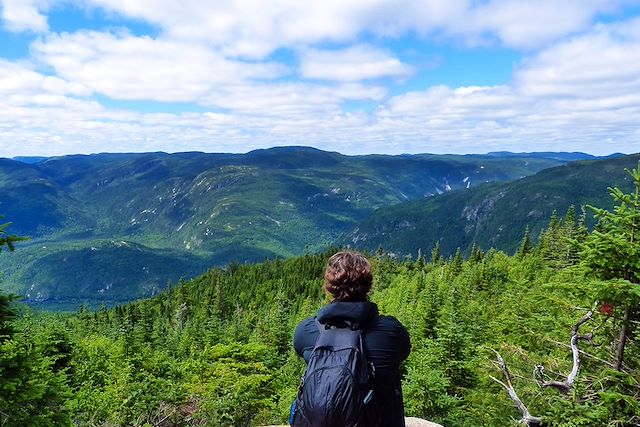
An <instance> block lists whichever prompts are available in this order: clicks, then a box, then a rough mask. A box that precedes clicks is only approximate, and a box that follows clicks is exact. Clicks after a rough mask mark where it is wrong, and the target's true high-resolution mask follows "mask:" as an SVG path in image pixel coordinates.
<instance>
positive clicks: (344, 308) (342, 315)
mask: <svg viewBox="0 0 640 427" xmlns="http://www.w3.org/2000/svg"><path fill="white" fill-rule="evenodd" d="M376 317H378V306H377V305H375V304H374V303H372V302H369V301H361V302H342V301H334V302H332V303H331V304H328V305H326V306H324V307H322V308H321V309H320V310H319V311H318V316H317V319H318V322H320V323H322V324H325V323H328V324H339V323H342V322H345V321H347V322H351V323H356V324H358V325H361V326H362V325H366V324H367V323H369V322H370V321H372V320H373V319H375V318H376Z"/></svg>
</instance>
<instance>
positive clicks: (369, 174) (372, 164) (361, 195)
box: [0, 147, 586, 303]
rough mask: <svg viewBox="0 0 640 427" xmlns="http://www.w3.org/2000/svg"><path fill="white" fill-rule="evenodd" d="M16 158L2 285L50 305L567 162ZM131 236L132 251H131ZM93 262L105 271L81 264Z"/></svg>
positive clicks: (327, 234) (284, 152) (345, 227)
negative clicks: (18, 238) (13, 248)
mask: <svg viewBox="0 0 640 427" xmlns="http://www.w3.org/2000/svg"><path fill="white" fill-rule="evenodd" d="M584 156H586V155H584ZM572 157H573V156H572ZM27 160H28V162H27V163H25V162H20V161H15V160H9V159H0V214H2V215H4V216H5V220H7V221H11V222H13V225H12V230H13V232H15V233H16V234H19V235H26V236H30V237H32V240H31V241H30V242H29V243H27V244H25V245H23V246H22V247H21V250H20V251H18V252H17V253H15V254H11V256H7V257H3V259H2V260H0V270H1V271H3V272H5V278H4V281H3V283H2V285H1V286H2V287H3V288H4V289H8V290H11V291H13V292H16V293H19V294H22V295H25V296H27V298H28V299H30V300H36V301H43V300H52V299H53V300H55V301H57V303H62V302H64V301H66V300H68V301H78V300H79V299H88V300H96V298H98V300H99V301H104V302H107V303H110V302H111V303H112V302H117V301H121V300H122V299H128V298H133V297H136V296H142V295H150V294H153V293H154V292H156V291H157V290H158V289H162V288H164V287H165V286H166V284H167V282H168V281H172V282H175V281H176V280H178V279H179V278H180V277H185V278H187V277H192V276H193V275H194V274H196V273H198V272H202V271H204V270H206V268H207V267H210V266H213V265H224V264H227V263H229V262H249V261H259V260H263V259H265V258H273V257H278V256H279V257H288V256H292V255H295V254H300V253H303V252H305V251H309V250H318V249H320V248H323V247H326V246H327V245H329V244H330V243H331V242H334V241H335V240H336V239H337V238H338V236H340V235H341V234H343V233H345V232H347V231H349V230H351V229H353V228H354V227H355V226H356V225H357V224H358V223H359V222H361V221H362V220H364V219H365V218H366V217H367V216H368V215H369V214H370V213H371V212H372V211H373V210H374V209H376V208H380V207H384V206H389V205H393V204H397V203H400V202H402V201H407V200H416V199H422V198H424V197H426V196H431V195H435V194H439V193H444V192H448V191H451V190H455V189H460V188H466V187H475V186H476V185H479V184H481V183H485V182H488V181H497V180H512V179H516V178H520V177H522V176H525V175H530V174H532V173H535V172H538V171H540V170H542V169H544V168H548V167H552V166H557V165H559V164H564V163H565V162H566V160H564V159H563V158H562V156H560V157H559V156H558V154H557V153H555V154H554V153H550V154H549V155H548V157H545V156H539V155H532V154H522V155H513V156H509V157H508V158H503V157H496V156H483V155H469V156H454V155H442V156H441V155H402V156H386V155H367V156H344V155H341V154H339V153H332V152H323V151H320V150H316V149H312V148H305V147H283V148H273V149H268V150H257V151H253V152H250V153H247V154H244V155H240V154H206V153H177V154H166V153H140V154H96V155H74V156H63V157H52V158H48V159H44V160H42V159H40V160H39V159H27ZM112 242H124V243H125V244H126V245H121V246H113V245H112ZM110 245H111V246H110ZM127 245H128V246H127ZM130 247H137V248H139V250H140V251H141V252H136V254H137V255H139V254H140V253H144V254H145V256H144V257H141V258H140V259H141V260H143V261H140V260H138V261H130V260H129V259H130V258H131V257H133V258H136V256H137V255H132V254H131V253H130V249H129V248H130ZM91 248H96V249H91ZM106 248H109V249H108V250H107V249H106ZM87 254H90V255H91V256H88V255H87ZM123 260H127V261H123ZM168 265H171V268H167V266H168ZM94 267H95V268H97V269H98V270H100V271H102V272H103V274H102V275H96V276H95V277H94V275H93V274H92V273H87V272H88V271H90V269H92V268H94ZM88 276H89V277H88ZM101 277H102V278H101ZM100 291H101V293H99V294H96V292H100Z"/></svg>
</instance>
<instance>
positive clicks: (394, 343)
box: [293, 301, 411, 427]
mask: <svg viewBox="0 0 640 427" xmlns="http://www.w3.org/2000/svg"><path fill="white" fill-rule="evenodd" d="M317 319H318V321H319V322H320V323H329V324H339V323H340V321H345V320H346V321H349V322H352V323H354V322H355V323H358V324H360V325H361V328H362V329H363V330H364V333H363V341H364V347H365V352H366V354H367V360H369V361H371V362H372V363H373V364H374V366H375V368H376V376H375V395H376V397H377V398H378V399H379V400H378V402H379V405H382V416H383V423H382V426H384V427H404V407H403V404H402V388H401V382H400V363H401V362H402V361H403V360H405V359H406V358H407V356H408V355H409V351H410V350H411V344H410V341H409V334H408V333H407V330H406V329H405V327H404V326H402V323H400V322H399V321H398V320H397V319H395V318H394V317H391V316H380V315H379V314H378V307H377V306H376V305H375V304H374V303H372V302H337V301H334V302H332V303H331V304H328V305H326V306H325V307H323V308H321V309H320V310H319V311H318V315H317ZM315 320H316V318H313V317H309V318H307V319H305V320H303V321H302V322H301V323H300V324H299V325H298V327H297V328H296V332H295V334H294V337H293V347H294V348H295V350H296V353H298V355H299V356H301V357H303V358H304V360H305V362H307V363H308V362H309V358H310V357H311V352H312V351H313V348H314V347H315V344H316V340H317V339H318V337H319V336H320V331H319V330H318V326H317V324H316V321H315Z"/></svg>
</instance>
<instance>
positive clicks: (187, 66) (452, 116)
mask: <svg viewBox="0 0 640 427" xmlns="http://www.w3.org/2000/svg"><path fill="white" fill-rule="evenodd" d="M285 145H304V146H312V147H316V148H319V149H323V150H329V151H338V152H341V153H345V154H366V153H388V154H401V153H486V152H490V151H501V150H507V151H516V152H523V151H527V152H529V151H583V152H588V153H592V154H599V155H603V154H610V153H613V152H624V153H633V152H639V151H640V0H562V1H558V0H321V1H320V0H319V1H301V0H270V1H265V0H222V1H206V0H181V1H176V0H76V1H73V0H0V156H1V157H14V156H33V155H37V156H53V155H64V154H76V153H82V154H88V153H97V152H149V151H165V152H181V151H204V152H235V153H243V152H248V151H250V150H254V149H258V148H267V147H273V146H285Z"/></svg>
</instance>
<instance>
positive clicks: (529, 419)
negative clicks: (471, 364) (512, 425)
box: [491, 350, 542, 427]
mask: <svg viewBox="0 0 640 427" xmlns="http://www.w3.org/2000/svg"><path fill="white" fill-rule="evenodd" d="M493 352H494V353H495V354H496V359H497V361H498V366H499V367H500V369H501V370H502V374H503V375H504V378H505V380H506V383H504V382H502V381H500V380H498V379H496V378H494V377H491V379H492V380H494V381H495V382H497V383H498V384H500V385H501V386H502V387H503V388H504V389H505V390H506V391H507V393H508V394H509V397H510V398H511V400H512V401H513V403H515V405H516V407H517V408H518V411H520V413H521V414H522V418H521V419H520V421H519V423H520V424H524V425H526V426H528V427H538V426H540V425H541V422H542V419H541V418H540V417H534V416H533V415H531V413H529V409H527V407H526V406H525V404H524V403H522V400H520V398H519V397H518V394H517V393H516V391H515V389H514V388H513V383H512V380H511V373H510V372H509V368H507V364H506V363H504V359H503V358H502V356H500V353H498V352H497V351H496V350H493Z"/></svg>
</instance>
